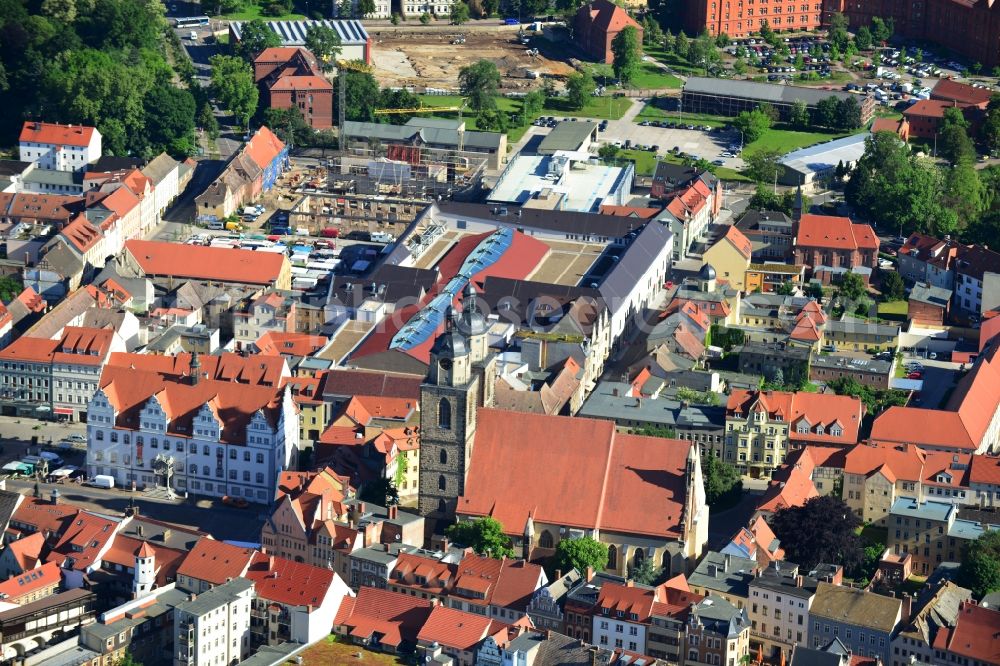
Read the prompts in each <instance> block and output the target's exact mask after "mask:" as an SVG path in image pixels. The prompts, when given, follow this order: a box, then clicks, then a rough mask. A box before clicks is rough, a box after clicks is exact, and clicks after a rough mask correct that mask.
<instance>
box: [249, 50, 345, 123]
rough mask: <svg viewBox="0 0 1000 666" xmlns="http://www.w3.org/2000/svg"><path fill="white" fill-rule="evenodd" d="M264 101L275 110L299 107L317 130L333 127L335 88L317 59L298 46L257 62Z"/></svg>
mask: <svg viewBox="0 0 1000 666" xmlns="http://www.w3.org/2000/svg"><path fill="white" fill-rule="evenodd" d="M253 73H254V80H255V81H256V82H257V85H258V86H260V95H261V101H262V102H263V103H264V104H266V105H267V106H268V107H270V108H272V109H290V108H292V107H297V108H298V109H299V111H301V112H302V117H303V118H305V121H306V123H308V124H309V126H310V127H312V128H313V129H326V128H329V127H332V126H333V84H332V83H330V81H329V80H328V79H327V78H326V77H325V76H323V72H322V71H321V70H320V68H319V63H318V62H317V61H316V57H315V56H314V55H313V54H312V53H310V52H309V51H307V50H306V49H304V48H301V47H297V46H289V47H274V48H268V49H264V50H263V51H261V53H260V55H259V56H257V57H256V58H255V59H254V62H253Z"/></svg>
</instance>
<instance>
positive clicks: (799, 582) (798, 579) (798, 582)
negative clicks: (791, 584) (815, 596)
mask: <svg viewBox="0 0 1000 666" xmlns="http://www.w3.org/2000/svg"><path fill="white" fill-rule="evenodd" d="M795 587H802V574H799V575H798V576H796V577H795Z"/></svg>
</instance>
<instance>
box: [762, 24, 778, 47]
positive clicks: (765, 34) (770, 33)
mask: <svg viewBox="0 0 1000 666" xmlns="http://www.w3.org/2000/svg"><path fill="white" fill-rule="evenodd" d="M760 36H761V37H762V38H763V39H764V41H765V42H767V43H768V44H770V43H771V42H772V41H773V40H774V39H775V38H776V37H777V35H775V34H774V30H773V29H772V28H771V22H770V21H768V20H767V19H764V22H763V23H761V24H760Z"/></svg>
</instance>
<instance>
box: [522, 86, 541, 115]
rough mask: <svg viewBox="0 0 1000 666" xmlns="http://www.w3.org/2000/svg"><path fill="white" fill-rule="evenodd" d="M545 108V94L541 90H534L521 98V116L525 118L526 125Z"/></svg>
mask: <svg viewBox="0 0 1000 666" xmlns="http://www.w3.org/2000/svg"><path fill="white" fill-rule="evenodd" d="M543 108H545V93H544V92H542V91H541V90H537V89H536V90H532V91H531V92H529V93H528V94H527V95H525V96H524V97H523V98H521V115H522V116H524V121H525V123H529V122H531V121H532V120H533V119H534V118H536V117H537V116H538V114H539V113H541V112H542V109H543Z"/></svg>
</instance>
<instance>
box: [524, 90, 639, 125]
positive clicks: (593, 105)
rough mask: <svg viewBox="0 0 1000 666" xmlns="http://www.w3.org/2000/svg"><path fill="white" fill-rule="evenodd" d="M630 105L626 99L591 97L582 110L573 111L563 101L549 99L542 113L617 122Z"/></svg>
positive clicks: (555, 98)
mask: <svg viewBox="0 0 1000 666" xmlns="http://www.w3.org/2000/svg"><path fill="white" fill-rule="evenodd" d="M631 105H632V102H631V101H629V99H628V98H627V97H608V96H605V97H591V98H590V99H588V100H587V104H586V105H585V106H584V107H583V108H582V109H579V110H573V109H570V108H568V106H567V103H566V100H565V99H563V98H560V97H549V98H548V99H546V100H545V107H544V108H542V113H543V114H546V115H561V116H576V117H579V118H599V119H601V120H618V119H619V118H621V117H622V116H623V115H625V112H626V111H628V109H629V107H630V106H631Z"/></svg>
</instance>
